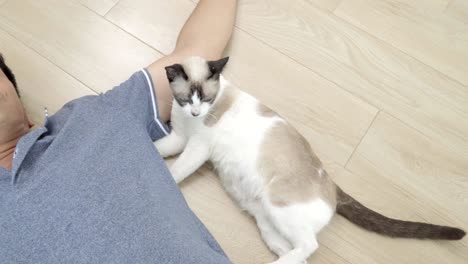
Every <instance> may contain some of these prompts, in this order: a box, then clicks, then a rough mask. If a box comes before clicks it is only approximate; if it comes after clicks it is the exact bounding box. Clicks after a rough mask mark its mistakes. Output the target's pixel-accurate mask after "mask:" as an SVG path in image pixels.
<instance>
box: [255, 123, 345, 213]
mask: <svg viewBox="0 0 468 264" xmlns="http://www.w3.org/2000/svg"><path fill="white" fill-rule="evenodd" d="M258 169H259V172H260V174H261V175H262V176H263V177H264V179H265V190H266V191H267V193H268V196H269V198H270V201H271V202H272V203H273V204H274V205H276V206H287V205H289V204H293V203H303V202H307V201H310V200H312V199H314V198H321V199H323V200H324V201H325V202H327V203H328V204H329V205H330V206H331V207H332V208H335V206H336V188H335V184H334V183H333V181H332V180H331V179H330V177H329V176H328V174H327V173H326V171H325V170H324V169H323V166H322V163H321V162H320V160H319V158H318V157H317V156H316V155H315V154H314V152H313V151H312V148H311V147H310V145H309V143H308V142H307V140H306V139H305V138H304V137H303V136H302V135H301V134H299V132H297V130H296V129H294V127H292V126H291V125H289V124H288V123H286V122H284V121H278V122H277V123H276V124H275V125H274V126H273V127H272V128H271V129H270V131H268V132H267V134H266V135H265V138H264V141H263V143H262V145H261V149H260V155H259V159H258Z"/></svg>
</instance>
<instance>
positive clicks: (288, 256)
mask: <svg viewBox="0 0 468 264" xmlns="http://www.w3.org/2000/svg"><path fill="white" fill-rule="evenodd" d="M194 71H195V70H194ZM188 74H190V73H188ZM194 74H195V75H197V76H198V75H199V74H200V72H198V71H195V73H194ZM225 89H236V88H234V87H231V86H230V84H229V83H228V82H227V81H226V80H225V79H224V78H223V77H222V76H221V77H220V90H219V92H218V95H217V97H216V100H218V99H219V98H220V97H221V95H222V94H223V93H224V92H225ZM216 100H215V102H214V104H216ZM194 102H195V103H197V104H199V100H198V101H195V100H194ZM258 105H259V102H258V101H257V100H256V99H255V98H254V97H252V96H250V95H248V94H247V93H244V92H242V91H239V93H238V95H237V96H236V98H235V101H234V102H233V103H232V106H231V107H230V108H229V109H228V110H227V111H226V112H225V113H224V114H223V115H222V117H221V118H219V120H216V121H217V122H216V124H215V125H214V126H207V125H205V123H204V120H205V118H206V116H205V114H206V113H204V114H202V115H200V116H198V117H193V116H192V115H190V113H191V111H192V109H190V106H188V105H185V106H184V107H181V106H180V105H178V104H177V103H176V102H174V103H173V108H172V118H171V123H172V126H173V129H172V132H171V133H170V135H169V136H167V137H164V138H162V139H160V140H158V141H157V142H156V143H155V146H156V147H157V149H158V150H159V152H160V154H161V155H162V156H163V157H167V156H172V155H176V154H178V153H181V152H182V153H181V155H180V156H179V158H178V159H177V160H176V161H175V163H174V164H173V165H172V167H171V168H170V170H171V172H172V174H173V176H174V179H175V180H176V182H177V183H179V182H181V181H182V180H184V179H185V178H186V177H188V176H190V175H191V174H192V173H193V172H195V171H196V170H197V169H198V168H199V167H200V166H201V165H203V164H204V163H205V162H206V161H208V160H210V161H211V162H212V163H213V164H214V166H215V168H216V170H217V172H218V174H219V177H220V179H221V182H222V184H223V186H224V187H225V189H226V191H227V192H228V193H229V194H230V195H231V196H232V197H233V198H234V199H235V200H236V201H237V202H238V203H239V205H240V207H241V208H242V209H244V210H247V211H248V212H249V213H250V214H251V215H252V216H254V217H255V219H256V222H257V225H258V227H259V229H260V231H261V235H262V237H263V240H264V241H265V243H266V244H267V245H268V247H269V248H270V249H271V250H272V251H273V252H275V253H276V254H277V255H278V256H280V258H279V259H278V260H277V261H275V262H274V263H276V264H280V263H282V264H296V263H306V259H307V258H308V257H309V256H310V255H311V254H312V253H313V252H314V251H315V250H316V249H317V248H318V243H317V240H316V235H317V233H318V232H319V231H320V230H321V229H322V228H323V227H324V226H325V225H326V224H327V223H328V222H329V221H330V219H331V218H332V216H333V214H334V208H332V207H331V206H330V205H329V204H328V203H327V202H325V201H324V200H322V199H321V198H320V197H316V198H313V199H312V200H309V201H306V202H301V203H292V204H288V205H286V206H278V205H275V204H274V203H272V202H271V201H270V198H269V196H268V195H267V193H266V191H265V183H264V182H263V181H264V177H262V176H261V175H260V173H259V171H258V166H257V164H258V163H257V161H258V158H259V154H260V151H261V150H260V147H261V144H262V142H263V140H264V138H265V135H266V134H267V132H268V131H269V130H270V129H271V128H272V127H273V126H274V125H275V124H277V123H279V122H285V120H283V119H282V118H280V117H279V116H276V115H275V116H270V117H268V116H264V115H261V114H260V113H259V112H258ZM204 112H205V111H204ZM215 118H218V117H215Z"/></svg>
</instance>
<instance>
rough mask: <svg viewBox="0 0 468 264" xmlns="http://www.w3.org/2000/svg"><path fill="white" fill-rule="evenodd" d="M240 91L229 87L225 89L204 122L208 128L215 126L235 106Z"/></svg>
mask: <svg viewBox="0 0 468 264" xmlns="http://www.w3.org/2000/svg"><path fill="white" fill-rule="evenodd" d="M239 93H240V91H239V89H237V88H235V87H232V86H227V87H225V88H224V91H223V93H222V94H221V96H220V97H219V98H218V99H217V100H216V102H215V104H214V105H213V106H212V107H211V109H210V111H209V112H208V114H207V115H206V117H205V120H203V123H204V124H205V125H206V126H209V127H212V126H214V125H215V124H216V123H217V122H218V121H219V120H220V119H221V118H222V116H223V115H224V113H226V112H227V111H228V110H229V109H230V108H231V107H232V105H233V104H234V102H235V101H236V99H237V97H238V96H239Z"/></svg>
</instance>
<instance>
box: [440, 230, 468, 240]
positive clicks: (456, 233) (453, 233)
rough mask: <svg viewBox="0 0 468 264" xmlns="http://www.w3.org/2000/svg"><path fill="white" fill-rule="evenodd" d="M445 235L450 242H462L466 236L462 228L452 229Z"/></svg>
mask: <svg viewBox="0 0 468 264" xmlns="http://www.w3.org/2000/svg"><path fill="white" fill-rule="evenodd" d="M444 233H445V234H444V235H445V238H446V239H448V240H460V239H462V238H463V237H464V236H465V235H466V233H465V231H463V230H461V229H460V228H450V229H448V230H447V231H446V232H444Z"/></svg>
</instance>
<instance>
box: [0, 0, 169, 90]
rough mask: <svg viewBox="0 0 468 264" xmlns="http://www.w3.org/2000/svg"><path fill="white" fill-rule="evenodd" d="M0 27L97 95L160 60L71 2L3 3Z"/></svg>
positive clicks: (139, 44) (154, 53) (115, 28)
mask: <svg viewBox="0 0 468 264" xmlns="http://www.w3.org/2000/svg"><path fill="white" fill-rule="evenodd" d="M44 6H47V8H43V7H44ZM64 21H67V22H66V23H64ZM0 27H2V28H3V29H4V30H5V31H7V32H8V33H9V34H11V35H12V36H14V37H15V38H16V39H18V40H20V41H21V42H23V43H25V44H26V45H27V46H28V47H30V48H32V49H34V50H35V51H37V52H38V53H40V54H41V55H42V56H44V57H46V58H47V59H48V60H50V61H53V62H54V64H56V65H58V66H59V67H60V68H62V69H64V70H65V71H66V72H67V73H69V74H70V75H72V76H74V77H75V78H77V79H79V80H80V81H82V82H83V83H85V84H86V85H87V86H89V87H90V88H92V89H93V90H95V91H97V92H102V91H105V90H108V89H110V88H112V87H113V86H115V85H117V84H119V83H120V82H122V81H124V80H126V79H127V78H128V77H129V76H130V75H131V74H132V73H133V72H135V71H138V70H140V69H141V68H143V67H146V66H147V65H149V64H150V63H151V62H153V61H154V60H156V59H157V58H159V57H161V55H160V54H159V53H158V52H156V51H155V50H153V49H151V48H149V47H148V46H146V45H145V44H144V43H142V42H140V41H138V40H137V39H135V38H134V37H133V36H131V35H129V34H127V33H126V32H125V31H123V30H121V29H120V28H118V27H116V26H115V25H113V24H111V23H109V22H108V21H106V20H105V19H103V18H102V17H101V16H98V15H97V14H95V13H93V12H92V11H90V10H89V9H87V8H86V7H83V6H82V5H80V4H79V3H75V2H73V1H59V0H43V1H40V2H39V1H33V0H15V1H8V2H6V3H5V4H4V5H3V6H2V8H1V9H0Z"/></svg>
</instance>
